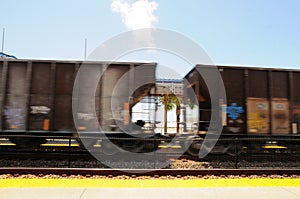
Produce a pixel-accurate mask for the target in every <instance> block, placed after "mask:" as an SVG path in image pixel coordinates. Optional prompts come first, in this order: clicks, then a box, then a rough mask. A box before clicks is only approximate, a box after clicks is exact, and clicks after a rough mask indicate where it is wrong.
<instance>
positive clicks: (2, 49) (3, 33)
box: [1, 28, 5, 53]
mask: <svg viewBox="0 0 300 199" xmlns="http://www.w3.org/2000/svg"><path fill="white" fill-rule="evenodd" d="M4 35H5V28H3V32H2V48H1V52H2V53H4Z"/></svg>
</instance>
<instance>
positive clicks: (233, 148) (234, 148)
mask: <svg viewBox="0 0 300 199" xmlns="http://www.w3.org/2000/svg"><path fill="white" fill-rule="evenodd" d="M242 152H243V145H242V144H241V143H240V144H236V145H235V144H230V145H229V146H228V149H227V151H226V154H228V155H230V156H236V155H239V154H241V153H242Z"/></svg>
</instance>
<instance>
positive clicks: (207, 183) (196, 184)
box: [0, 178, 300, 188]
mask: <svg viewBox="0 0 300 199" xmlns="http://www.w3.org/2000/svg"><path fill="white" fill-rule="evenodd" d="M83 187H84V188H217V187H218V188H222V187H300V179H269V178H258V179H250V178H242V179H191V180H108V179H0V188H83Z"/></svg>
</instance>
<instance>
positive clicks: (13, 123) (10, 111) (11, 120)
mask: <svg viewBox="0 0 300 199" xmlns="http://www.w3.org/2000/svg"><path fill="white" fill-rule="evenodd" d="M4 117H5V121H6V123H7V124H8V126H9V128H11V129H17V128H19V127H20V126H22V125H24V123H23V121H24V119H25V114H24V110H23V109H22V108H15V107H9V106H6V107H4Z"/></svg>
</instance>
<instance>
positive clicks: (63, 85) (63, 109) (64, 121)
mask: <svg viewBox="0 0 300 199" xmlns="http://www.w3.org/2000/svg"><path fill="white" fill-rule="evenodd" d="M75 73H76V70H75V64H72V63H59V62H57V63H56V74H55V97H54V117H53V119H54V121H53V123H54V124H53V130H72V129H74V122H73V115H72V91H73V85H74V80H75V75H76V74H75Z"/></svg>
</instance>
